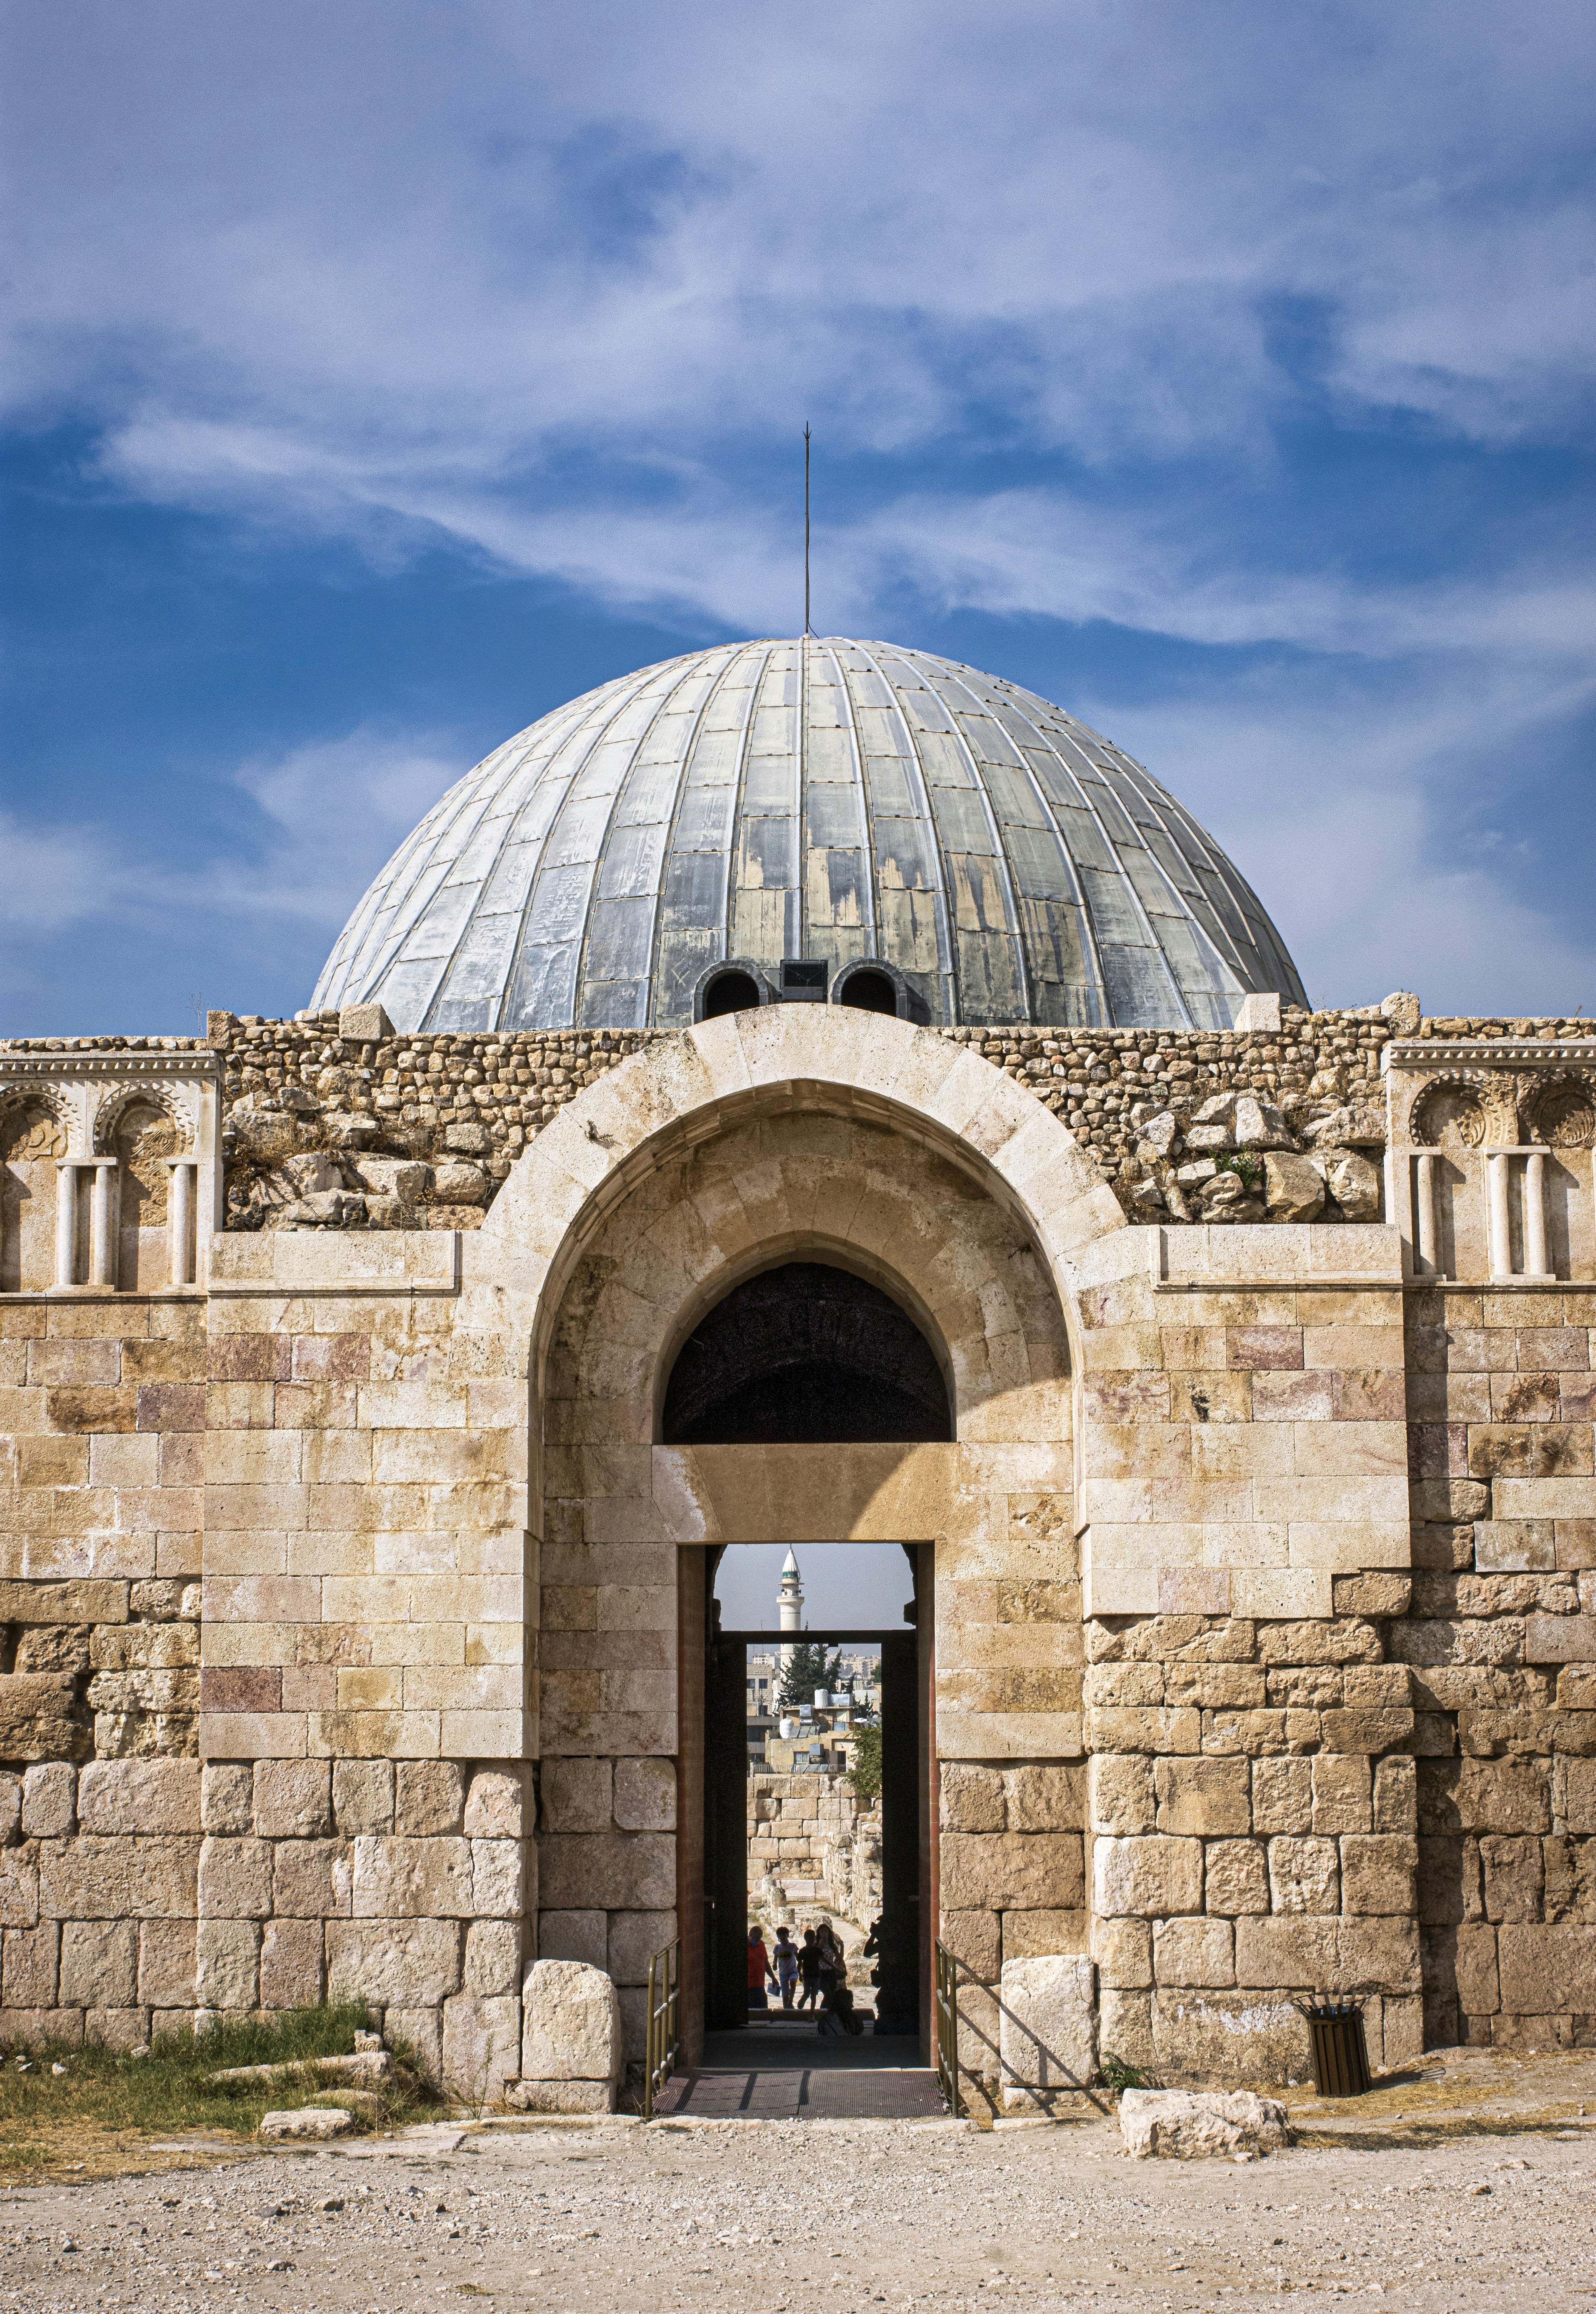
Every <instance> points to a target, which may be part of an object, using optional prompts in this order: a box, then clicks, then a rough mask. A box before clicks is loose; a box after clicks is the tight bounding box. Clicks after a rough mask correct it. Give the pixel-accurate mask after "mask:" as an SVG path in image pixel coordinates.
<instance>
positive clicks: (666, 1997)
mask: <svg viewBox="0 0 1596 2314" xmlns="http://www.w3.org/2000/svg"><path fill="white" fill-rule="evenodd" d="M681 2057H682V1939H681V1938H680V1937H677V1938H676V1939H675V1940H674V1941H673V1942H672V1943H670V1944H668V1945H665V1946H663V1947H661V1949H660V1950H659V1951H658V1952H657V1953H656V1954H655V1955H654V1956H653V1957H652V1958H651V1959H650V1961H649V1963H648V2031H647V2034H646V2036H645V2038H644V2046H643V2119H644V2120H645V2121H652V2120H653V2118H654V2100H655V2098H657V2096H658V2094H659V2092H660V2090H661V2089H663V2088H664V2087H665V2085H666V2082H667V2081H668V2080H670V2077H671V2075H672V2074H673V2073H674V2072H675V2070H676V2067H677V2065H678V2064H679V2063H680V2062H681Z"/></svg>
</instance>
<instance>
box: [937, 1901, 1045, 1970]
mask: <svg viewBox="0 0 1596 2314" xmlns="http://www.w3.org/2000/svg"><path fill="white" fill-rule="evenodd" d="M1015 1917H1016V1918H1017V1919H1028V1918H1030V1917H1031V1916H1030V1915H1029V1914H1016V1916H1015ZM942 1941H943V1943H944V1944H945V1945H946V1946H947V1947H948V1951H949V1952H950V1953H952V1954H953V1955H954V1956H955V1958H956V1959H958V1960H961V1961H962V1962H963V1963H964V1965H965V1966H966V1968H967V1969H968V1970H969V1971H970V1972H971V1974H973V1975H974V1976H976V1977H978V1978H979V1979H980V1980H981V1982H982V1983H983V1984H995V1983H997V1981H998V1972H999V1970H1000V1969H1001V1966H1002V1960H1003V1956H1002V1931H1001V1917H1000V1915H999V1914H998V1913H996V1912H944V1913H943V1915H942Z"/></svg>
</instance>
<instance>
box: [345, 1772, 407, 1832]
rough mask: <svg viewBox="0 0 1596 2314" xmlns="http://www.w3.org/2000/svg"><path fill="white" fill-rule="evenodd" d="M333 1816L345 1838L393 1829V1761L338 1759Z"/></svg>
mask: <svg viewBox="0 0 1596 2314" xmlns="http://www.w3.org/2000/svg"><path fill="white" fill-rule="evenodd" d="M332 1813H333V1816H334V1818H335V1820H336V1822H337V1824H338V1828H339V1832H341V1833H343V1834H344V1836H345V1838H346V1839H352V1838H354V1836H355V1835H356V1834H357V1833H384V1832H392V1829H393V1762H392V1760H335V1761H334V1762H333V1763H332Z"/></svg>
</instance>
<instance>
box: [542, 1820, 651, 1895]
mask: <svg viewBox="0 0 1596 2314" xmlns="http://www.w3.org/2000/svg"><path fill="white" fill-rule="evenodd" d="M538 1877H539V1881H540V1886H541V1901H542V1903H545V1904H547V1905H548V1906H549V1908H550V1910H551V1911H552V1912H586V1911H591V1910H595V1909H596V1910H599V1911H603V1912H631V1911H639V1912H668V1911H669V1910H670V1909H671V1907H672V1906H673V1905H674V1904H675V1901H676V1843H675V1840H674V1839H672V1838H671V1837H670V1836H669V1835H668V1834H667V1833H648V1832H614V1833H608V1834H605V1833H585V1834H584V1833H575V1834H554V1835H551V1836H548V1837H545V1838H542V1839H540V1841H538Z"/></svg>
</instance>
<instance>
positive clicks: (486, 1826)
mask: <svg viewBox="0 0 1596 2314" xmlns="http://www.w3.org/2000/svg"><path fill="white" fill-rule="evenodd" d="M526 1815H527V1810H526V1773H525V1769H524V1768H523V1767H522V1765H521V1764H520V1762H518V1761H513V1762H510V1763H509V1764H508V1765H507V1766H505V1767H497V1768H475V1769H473V1770H472V1779H471V1788H470V1790H469V1791H468V1792H467V1794H466V1796H465V1815H464V1820H463V1830H464V1832H465V1833H466V1836H467V1838H468V1839H475V1840H519V1839H520V1838H521V1837H522V1834H523V1833H524V1832H526V1831H530V1829H531V1826H530V1824H528V1823H527V1821H526Z"/></svg>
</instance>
